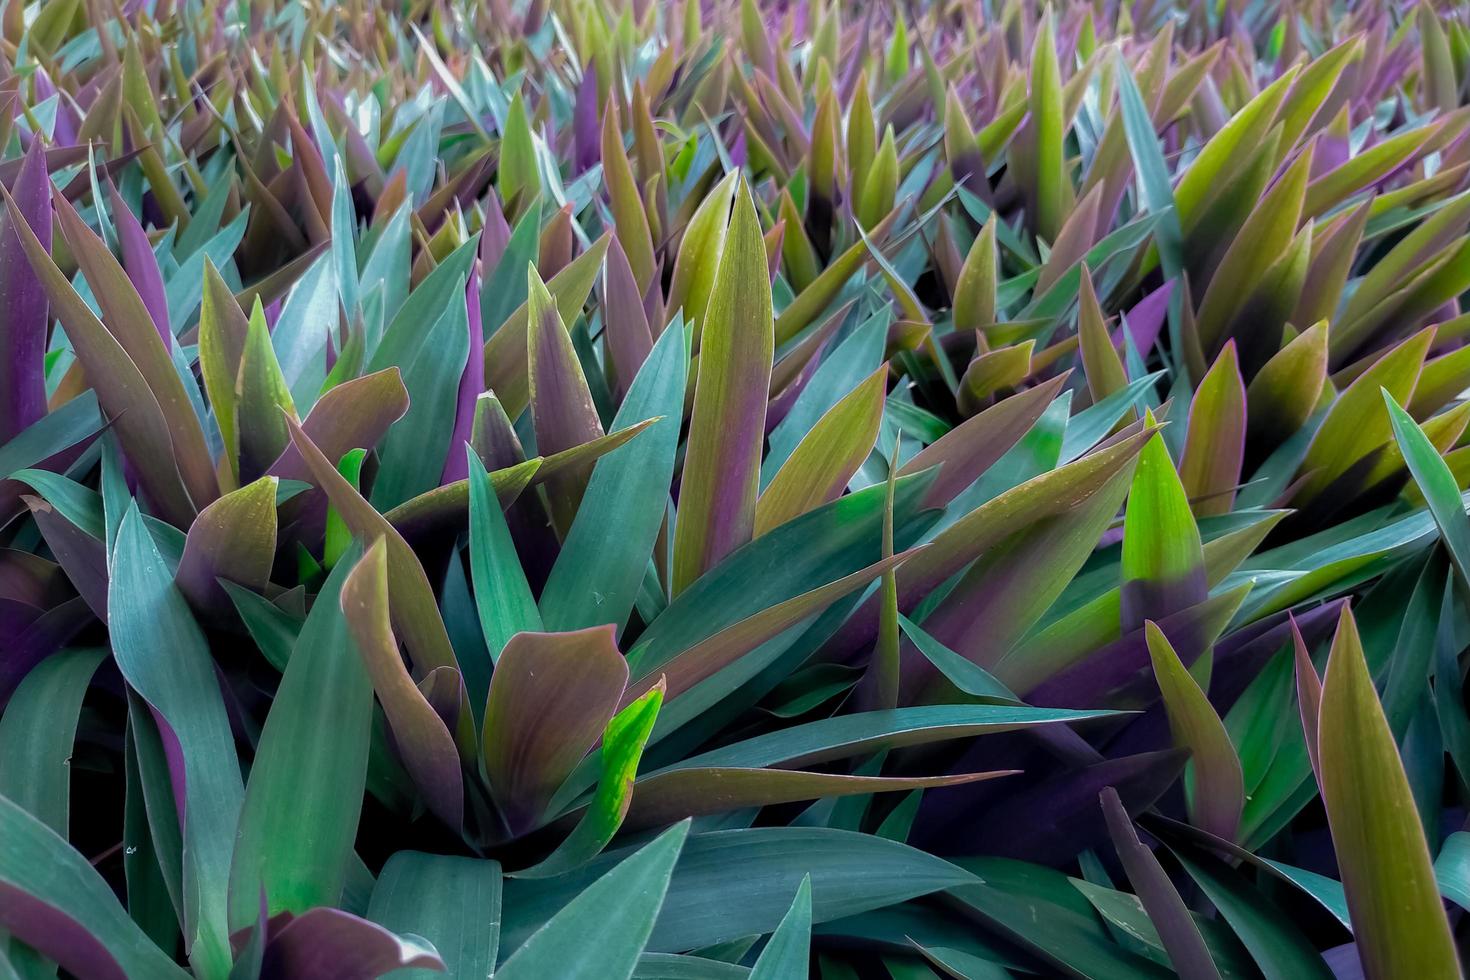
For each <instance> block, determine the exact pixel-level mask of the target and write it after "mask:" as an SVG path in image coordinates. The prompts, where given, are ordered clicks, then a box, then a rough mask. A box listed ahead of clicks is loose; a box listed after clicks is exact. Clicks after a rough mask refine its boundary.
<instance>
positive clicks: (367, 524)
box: [288, 420, 474, 748]
mask: <svg viewBox="0 0 1470 980" xmlns="http://www.w3.org/2000/svg"><path fill="white" fill-rule="evenodd" d="M288 421H289V422H290V428H291V442H292V444H293V445H294V446H295V447H296V451H297V452H298V453H300V454H301V459H302V461H303V462H304V463H305V465H306V469H307V471H308V472H309V473H310V474H311V479H312V481H313V482H315V483H316V485H317V486H318V487H320V488H321V489H323V490H325V491H326V494H327V496H328V498H330V500H331V502H332V506H333V507H335V508H336V509H337V512H338V513H339V514H341V515H342V519H343V520H344V521H346V522H347V526H348V527H349V528H351V529H352V533H353V534H355V535H356V536H357V537H358V539H359V540H363V541H366V540H372V541H376V540H377V539H378V538H384V539H385V543H386V548H387V559H386V560H387V566H388V572H387V574H388V590H389V593H390V597H391V603H390V608H391V611H392V616H393V627H394V629H395V630H396V632H398V633H399V634H401V635H402V636H403V638H404V641H405V643H406V644H407V645H408V650H409V653H410V655H411V656H412V657H413V663H414V667H415V669H417V670H419V671H421V672H422V673H425V674H427V673H428V672H429V671H431V670H433V669H434V668H436V667H454V668H455V669H458V664H457V661H456V660H455V657H454V648H453V647H451V646H450V644H449V633H448V631H446V630H445V628H444V620H443V618H442V617H441V616H440V615H439V606H438V603H437V602H435V600H434V590H433V587H432V586H430V585H429V577H428V576H427V575H426V574H424V568H423V566H422V565H420V564H419V560H418V556H417V555H416V554H414V551H413V549H412V548H410V547H409V546H408V542H406V541H404V540H403V536H402V535H400V534H399V533H398V531H397V530H396V529H395V528H394V527H393V525H392V524H390V523H389V522H388V521H387V520H386V519H385V518H384V517H383V515H382V514H379V513H378V512H377V510H375V509H374V508H373V506H372V504H369V503H368V502H367V501H366V500H364V499H363V498H362V495H361V494H360V493H358V492H357V491H356V490H355V489H354V488H353V486H352V484H350V483H348V482H347V479H346V478H345V477H343V476H342V474H340V473H338V472H337V468H336V467H335V466H333V465H332V463H331V462H330V461H329V460H328V459H327V458H326V457H325V456H323V455H322V452H321V450H320V449H318V448H317V447H316V445H315V444H314V443H313V442H312V441H311V439H310V437H308V436H307V434H306V433H305V432H304V431H303V430H302V428H301V426H299V425H297V424H296V422H295V421H294V420H288ZM348 448H351V447H348ZM344 451H345V450H344ZM459 725H460V727H459V729H458V730H457V732H456V741H457V742H458V743H459V745H460V746H461V748H472V747H473V744H474V722H473V716H472V715H471V713H470V710H469V702H468V701H465V702H463V703H462V705H461V710H460V717H459Z"/></svg>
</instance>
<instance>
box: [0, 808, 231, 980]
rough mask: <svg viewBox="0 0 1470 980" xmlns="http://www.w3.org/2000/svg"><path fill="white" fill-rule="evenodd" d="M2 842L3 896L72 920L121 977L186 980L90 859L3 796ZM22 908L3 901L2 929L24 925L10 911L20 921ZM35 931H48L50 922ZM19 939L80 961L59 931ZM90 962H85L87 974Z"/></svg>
mask: <svg viewBox="0 0 1470 980" xmlns="http://www.w3.org/2000/svg"><path fill="white" fill-rule="evenodd" d="M0 837H3V838H4V840H5V846H4V847H3V848H0V891H4V892H7V893H9V892H11V891H12V890H17V891H20V892H23V893H24V894H25V895H27V896H29V897H30V898H29V901H34V902H44V903H45V904H46V905H48V906H50V907H51V909H52V910H53V911H54V912H55V913H57V914H60V915H64V916H66V917H67V918H68V919H70V920H71V922H72V923H73V926H72V928H73V929H79V930H80V931H81V933H82V936H83V937H84V938H85V939H87V940H89V941H90V942H92V943H97V944H100V945H101V947H102V948H103V949H105V950H106V952H107V953H108V954H110V956H111V959H112V960H113V961H114V963H115V964H116V966H117V967H118V968H120V970H121V971H122V972H120V973H118V974H116V976H119V977H160V978H169V980H185V978H187V977H188V976H189V974H188V973H186V972H185V971H184V970H181V969H180V968H179V967H178V966H176V965H175V964H174V962H173V958H172V957H170V956H168V955H167V954H165V953H164V952H163V951H162V950H160V949H159V948H158V947H157V946H155V945H153V942H152V941H151V940H150V939H149V938H148V937H147V936H146V935H144V934H143V931H142V930H141V929H139V928H138V927H137V926H136V925H135V924H134V923H133V921H132V920H131V919H129V918H128V914H127V913H126V912H125V911H123V907H122V906H121V905H119V904H118V902H117V898H116V896H114V895H113V893H112V887H111V886H110V885H109V884H108V883H107V882H106V881H105V880H103V878H102V876H101V875H100V874H98V873H97V870H96V869H95V868H93V867H92V865H91V863H90V862H88V861H87V859H86V858H84V857H82V855H80V854H78V853H77V852H76V851H75V850H73V849H72V847H71V845H69V844H67V842H66V841H65V840H63V839H62V838H61V837H60V836H58V835H57V834H56V832H55V831H53V830H51V829H50V828H49V827H47V826H46V825H45V824H44V823H42V822H41V821H40V820H38V819H37V818H36V817H34V816H32V815H31V814H29V813H27V812H26V811H25V810H24V809H22V808H21V807H20V805H19V804H17V803H14V802H12V801H11V800H9V799H7V798H5V797H3V796H0ZM22 908H23V903H22V902H21V901H20V900H19V899H17V898H16V897H15V896H14V895H13V894H7V895H5V901H4V902H0V926H6V927H9V928H11V929H12V930H13V931H14V930H15V929H16V927H17V926H19V925H21V923H20V922H18V921H13V920H11V918H10V917H9V916H8V915H6V914H5V910H9V911H12V912H14V913H15V914H16V915H17V916H19V915H20V914H21V912H22ZM35 926H36V927H37V928H38V929H42V930H45V929H46V924H45V923H44V922H37V923H35ZM18 935H19V937H20V938H21V939H23V940H25V941H27V942H29V943H30V944H31V945H33V946H36V947H38V948H40V949H41V950H42V951H43V952H45V953H47V954H50V955H52V956H53V958H56V959H58V960H60V962H61V963H62V964H63V965H66V964H67V963H69V962H72V963H75V962H76V961H73V960H71V959H70V957H68V955H67V953H68V947H69V946H71V945H73V943H75V942H76V938H77V937H75V936H67V935H66V933H64V932H62V931H61V930H57V932H56V934H54V935H53V937H52V938H53V939H55V940H58V941H59V942H46V941H45V936H44V934H37V933H33V932H31V931H30V930H29V929H23V930H20V931H19V932H18ZM56 954H60V955H59V956H58V955H56ZM86 962H87V961H82V963H83V964H84V965H83V969H85V964H86ZM94 962H95V961H94ZM229 967H230V964H229V958H228V956H227V957H226V958H225V960H224V962H223V963H222V964H221V969H220V972H219V974H218V976H220V977H224V976H225V974H226V973H228V972H229Z"/></svg>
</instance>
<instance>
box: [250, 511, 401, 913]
mask: <svg viewBox="0 0 1470 980" xmlns="http://www.w3.org/2000/svg"><path fill="white" fill-rule="evenodd" d="M222 499H223V498H222ZM351 567H352V563H351V562H350V561H344V562H341V563H339V564H338V565H337V567H336V569H335V570H334V571H333V572H332V574H331V575H330V576H329V577H328V578H327V581H326V584H325V585H324V586H323V587H322V591H321V592H320V593H319V594H318V595H317V597H316V601H315V603H314V604H313V605H312V608H311V613H310V614H309V615H308V616H307V617H306V623H305V624H304V625H303V626H302V628H301V633H300V635H299V636H298V638H297V640H296V643H295V644H294V646H293V648H292V650H291V659H290V660H289V661H288V662H287V664H286V670H285V673H284V675H283V676H282V678H281V684H280V687H279V688H277V690H276V696H275V699H274V700H273V701H272V702H271V709H270V713H269V714H267V715H266V719H265V726H264V728H263V729H262V730H261V733H260V742H259V744H258V745H257V746H256V750H255V762H254V764H253V765H252V766H251V767H250V781H249V783H248V784H247V785H246V787H245V804H244V807H243V809H242V811H241V814H240V830H239V835H240V836H239V840H238V841H237V842H236V844H235V857H234V864H233V867H232V868H231V872H230V924H231V927H232V928H233V929H243V928H246V927H247V926H248V925H249V924H250V923H251V922H254V921H255V920H256V918H257V917H258V916H259V914H260V908H259V906H260V896H261V895H262V894H264V895H265V899H266V907H267V910H268V914H271V915H274V914H276V913H278V912H283V911H284V912H291V913H294V914H300V913H302V912H305V911H306V910H307V909H310V908H313V907H315V906H318V905H336V904H338V902H339V901H340V900H341V898H342V889H343V886H344V884H345V882H346V880H347V869H348V866H349V864H350V863H351V862H352V861H353V860H355V857H356V856H355V855H354V854H353V850H352V847H353V842H354V841H355V840H356V837H357V822H358V817H359V815H360V813H361V810H362V796H363V788H364V786H365V785H366V779H367V762H368V744H369V734H370V732H371V729H372V717H373V694H372V691H373V689H372V685H371V684H370V683H369V682H368V675H367V672H366V671H365V670H364V669H363V663H362V659H360V658H359V657H358V656H357V655H356V654H355V653H354V651H353V650H352V648H351V643H350V641H349V637H348V631H347V622H346V618H345V617H344V615H343V612H342V603H341V599H340V593H341V589H342V586H343V581H344V580H345V579H346V578H347V573H348V571H349V570H350V569H351Z"/></svg>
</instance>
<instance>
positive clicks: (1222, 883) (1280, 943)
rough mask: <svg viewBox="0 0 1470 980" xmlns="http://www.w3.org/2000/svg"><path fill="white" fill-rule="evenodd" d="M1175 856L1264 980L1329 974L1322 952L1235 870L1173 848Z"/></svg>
mask: <svg viewBox="0 0 1470 980" xmlns="http://www.w3.org/2000/svg"><path fill="white" fill-rule="evenodd" d="M1174 856H1175V857H1177V858H1178V859H1179V863H1180V864H1181V865H1183V866H1184V870H1185V871H1187V872H1188V873H1189V876H1190V877H1191V878H1193V879H1194V880H1195V882H1196V883H1197V884H1198V885H1199V886H1200V891H1202V892H1203V893H1204V896H1205V897H1206V898H1207V899H1209V901H1210V903H1211V904H1213V905H1214V906H1215V907H1216V908H1217V909H1219V910H1220V915H1221V916H1222V917H1224V919H1225V921H1226V922H1228V923H1229V924H1230V927H1231V928H1232V929H1234V930H1235V934H1236V935H1237V936H1239V937H1240V941H1241V942H1242V943H1244V944H1245V948H1246V949H1248V950H1250V954H1251V956H1252V958H1254V959H1255V961H1256V965H1257V966H1259V967H1260V968H1261V973H1263V974H1264V975H1265V977H1266V980H1306V978H1318V980H1329V978H1331V977H1332V975H1333V974H1332V971H1331V970H1329V969H1328V968H1327V964H1326V962H1325V961H1324V960H1323V959H1322V954H1320V953H1318V952H1317V950H1316V948H1315V947H1313V946H1312V944H1311V943H1310V942H1308V941H1307V938H1306V937H1305V936H1303V935H1302V933H1301V931H1300V930H1299V929H1297V928H1296V926H1295V925H1294V924H1293V923H1292V920H1291V917H1290V916H1288V915H1287V914H1286V913H1285V912H1283V911H1282V910H1281V908H1280V907H1279V906H1277V905H1276V904H1275V903H1274V902H1272V901H1271V900H1270V899H1269V898H1268V897H1266V895H1265V894H1264V893H1263V892H1261V891H1259V890H1257V889H1256V888H1253V887H1251V886H1250V885H1249V884H1248V883H1247V882H1246V880H1245V879H1244V878H1242V877H1241V876H1240V873H1239V872H1238V871H1236V870H1234V869H1233V868H1231V867H1229V866H1228V865H1226V864H1225V863H1224V862H1223V861H1221V860H1220V859H1218V858H1215V857H1213V856H1210V855H1205V854H1186V853H1184V852H1183V851H1180V850H1178V849H1176V850H1175V851H1174Z"/></svg>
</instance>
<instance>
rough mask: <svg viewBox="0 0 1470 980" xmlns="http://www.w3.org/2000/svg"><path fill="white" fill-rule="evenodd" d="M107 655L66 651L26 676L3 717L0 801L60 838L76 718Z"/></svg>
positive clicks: (0, 726)
mask: <svg viewBox="0 0 1470 980" xmlns="http://www.w3.org/2000/svg"><path fill="white" fill-rule="evenodd" d="M106 655H107V651H106V650H101V649H84V650H63V651H61V652H60V653H57V654H55V655H53V656H50V657H47V658H46V659H45V660H43V661H41V662H40V663H39V664H37V665H36V666H35V667H33V668H31V671H30V673H28V674H26V676H25V679H24V680H22V681H21V682H20V685H19V686H18V687H16V689H15V691H14V693H12V694H11V695H10V700H9V701H8V702H6V705H5V713H4V714H3V715H0V796H4V797H5V798H6V799H8V800H10V801H11V802H13V803H15V804H16V805H17V806H19V807H22V808H23V809H25V810H26V811H27V812H29V813H30V814H31V815H32V816H34V817H35V818H36V819H37V820H39V821H41V822H42V823H43V824H45V825H46V826H47V827H50V828H51V829H52V830H53V831H55V832H56V833H57V834H58V835H60V836H61V837H65V836H67V825H68V815H69V813H70V808H71V755H72V747H73V743H74V742H75V740H76V733H77V714H78V712H80V711H81V707H82V698H83V697H85V696H86V693H87V687H88V686H89V685H90V684H91V683H92V675H93V674H94V673H96V672H97V666H98V665H99V664H101V663H102V659H103V657H105V656H106Z"/></svg>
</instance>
